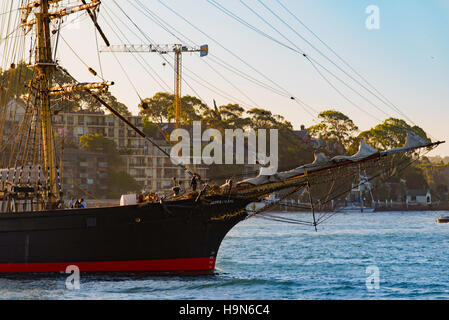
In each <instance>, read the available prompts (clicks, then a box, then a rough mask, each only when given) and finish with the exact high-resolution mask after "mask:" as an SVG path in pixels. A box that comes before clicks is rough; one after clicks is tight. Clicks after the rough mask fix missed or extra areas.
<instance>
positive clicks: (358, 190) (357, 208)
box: [334, 172, 376, 213]
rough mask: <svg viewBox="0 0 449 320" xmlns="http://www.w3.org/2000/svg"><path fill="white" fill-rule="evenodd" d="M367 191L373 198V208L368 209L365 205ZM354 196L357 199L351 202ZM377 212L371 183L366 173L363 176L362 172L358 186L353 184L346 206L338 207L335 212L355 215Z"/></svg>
mask: <svg viewBox="0 0 449 320" xmlns="http://www.w3.org/2000/svg"><path fill="white" fill-rule="evenodd" d="M365 190H367V191H369V194H370V196H371V203H372V207H367V206H365V204H364V201H363V200H364V198H363V191H365ZM351 196H352V197H351ZM354 196H355V197H357V199H355V200H351V198H354ZM375 210H376V208H375V202H374V197H373V193H372V190H371V183H370V182H369V179H368V177H367V175H366V172H364V174H362V173H361V172H360V173H359V182H358V183H357V184H353V186H352V190H351V192H350V193H349V194H348V197H347V198H346V201H345V206H344V207H337V208H335V210H334V211H335V212H347V213H352V212H354V213H355V212H361V213H371V212H374V211H375Z"/></svg>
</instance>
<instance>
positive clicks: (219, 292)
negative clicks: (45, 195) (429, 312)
mask: <svg viewBox="0 0 449 320" xmlns="http://www.w3.org/2000/svg"><path fill="white" fill-rule="evenodd" d="M304 215H305V214H303V213H298V214H291V213H290V214H288V216H289V217H291V218H293V217H295V218H301V217H304ZM440 215H449V212H407V213H399V212H390V213H387V212H386V213H374V214H365V215H361V214H346V215H338V216H335V217H334V218H333V219H331V220H329V221H328V222H327V223H326V224H324V225H322V226H320V228H319V232H318V233H315V232H314V231H313V230H312V229H310V228H306V227H301V226H297V225H288V224H282V223H279V222H273V221H268V220H262V219H250V220H248V221H245V222H243V223H241V224H239V225H238V226H237V227H235V228H234V229H233V230H232V231H231V232H230V233H229V234H228V236H227V237H226V238H225V240H224V241H223V244H222V246H221V249H220V252H219V255H218V260H217V269H218V270H217V274H216V275H213V276H202V277H161V278H157V277H149V276H141V275H140V276H139V275H138V276H131V275H127V276H113V277H112V276H92V275H90V276H88V275H83V274H81V287H80V289H79V290H73V291H71V290H67V289H66V288H65V279H66V278H65V275H59V276H55V277H37V276H36V277H34V276H33V277H30V276H27V277H21V278H15V277H1V278H0V298H1V299H248V300H251V299H449V254H448V253H449V225H438V224H436V223H435V219H436V218H437V217H438V216H440ZM369 266H377V267H378V268H379V276H380V288H379V289H378V290H372V291H369V290H368V289H367V286H366V279H367V277H368V276H369V275H370V274H367V273H366V268H367V267H369Z"/></svg>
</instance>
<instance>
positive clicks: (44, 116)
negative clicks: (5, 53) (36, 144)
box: [35, 0, 58, 205]
mask: <svg viewBox="0 0 449 320" xmlns="http://www.w3.org/2000/svg"><path fill="white" fill-rule="evenodd" d="M48 1H49V0H41V2H40V12H39V13H36V27H37V40H38V41H37V52H36V66H35V67H36V69H37V71H38V79H37V83H38V90H39V102H40V116H41V124H42V140H43V151H44V165H45V171H46V175H47V181H48V184H49V185H48V188H49V190H48V195H47V197H48V198H47V201H48V203H49V204H50V205H51V204H54V203H56V201H57V196H58V195H57V181H56V156H55V146H54V138H53V128H52V117H51V111H50V88H51V78H52V74H53V70H54V68H55V64H54V62H53V60H52V50H51V38H50V37H51V34H50V17H49V14H48Z"/></svg>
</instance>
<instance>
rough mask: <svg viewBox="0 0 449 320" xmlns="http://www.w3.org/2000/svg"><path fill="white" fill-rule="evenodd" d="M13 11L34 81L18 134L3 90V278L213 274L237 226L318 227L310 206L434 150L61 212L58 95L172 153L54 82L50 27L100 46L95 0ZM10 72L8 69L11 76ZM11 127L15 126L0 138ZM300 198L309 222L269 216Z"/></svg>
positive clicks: (371, 156)
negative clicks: (67, 28)
mask: <svg viewBox="0 0 449 320" xmlns="http://www.w3.org/2000/svg"><path fill="white" fill-rule="evenodd" d="M13 2H14V3H16V1H13ZM17 2H20V3H21V6H20V7H19V8H18V10H19V11H20V13H21V18H20V21H19V25H18V26H17V27H15V28H14V29H20V30H21V32H23V33H24V35H31V36H32V41H31V43H32V46H31V48H30V59H29V63H28V67H29V70H30V72H32V73H33V78H32V80H31V81H30V82H29V83H25V84H24V85H25V86H26V87H27V92H28V93H27V95H25V96H23V97H22V98H23V100H24V101H25V104H26V105H25V112H24V113H23V114H22V120H21V122H20V123H21V124H20V125H18V124H16V125H14V122H13V121H10V120H11V119H10V118H9V114H10V112H9V111H10V109H8V108H9V102H10V101H11V99H12V98H14V96H13V95H14V93H13V92H10V91H11V88H10V87H2V88H1V96H0V99H1V101H0V110H1V114H2V116H1V123H0V128H1V129H2V132H1V133H0V134H1V135H2V136H1V138H0V141H2V146H1V150H2V151H1V152H2V153H3V155H5V154H8V158H9V160H10V161H7V163H8V165H7V166H5V168H3V169H1V170H0V212H1V213H0V247H1V250H0V273H34V272H61V271H64V270H65V269H66V268H67V267H68V266H70V265H76V266H77V267H79V269H80V271H82V272H150V273H158V274H159V273H161V274H167V273H168V274H172V273H213V272H214V269H215V263H216V258H217V254H218V251H219V247H220V244H221V242H222V240H223V239H224V238H225V236H226V234H227V233H228V232H229V231H230V230H231V229H232V228H233V227H234V226H235V225H237V224H238V223H239V222H242V221H244V220H245V219H249V218H253V217H262V216H263V217H265V218H267V219H272V220H276V221H285V222H289V223H297V224H306V225H309V226H311V227H315V228H316V227H317V226H318V225H319V224H321V223H323V222H324V221H326V220H327V218H328V216H321V215H317V214H315V204H316V200H317V199H320V200H321V203H325V202H328V201H331V200H332V199H335V198H336V197H338V196H341V194H343V192H348V191H349V190H351V188H352V184H351V179H352V178H357V177H358V176H359V172H360V171H361V170H363V172H365V171H366V172H368V173H371V176H372V177H375V175H376V173H378V172H379V170H381V171H382V172H388V171H389V170H391V161H392V159H399V160H400V159H402V158H401V157H402V156H403V155H404V154H411V153H414V152H416V150H419V149H430V148H434V147H436V146H437V145H439V144H440V143H441V142H431V141H428V140H424V139H422V138H420V137H418V136H417V135H416V134H414V133H412V132H409V134H408V137H407V141H406V144H405V145H404V146H403V147H400V148H396V149H391V150H388V151H379V150H376V149H374V148H373V147H371V146H369V145H368V144H366V143H364V142H363V141H362V143H361V145H360V148H359V151H358V152H357V153H356V154H354V155H352V156H346V155H342V156H337V157H333V158H328V157H326V156H325V155H324V154H321V153H316V154H315V160H314V161H313V162H312V163H310V164H306V165H302V166H299V167H297V168H295V169H292V170H290V171H285V172H277V173H274V174H270V175H266V174H263V173H264V172H263V171H261V174H259V175H257V176H255V177H253V178H249V179H246V180H242V181H238V182H233V181H230V180H229V181H228V183H227V184H225V185H222V186H216V185H212V184H210V183H207V184H206V183H203V184H202V185H201V187H200V188H199V189H198V190H192V191H186V192H183V193H176V194H172V195H169V196H166V197H163V198H160V199H154V198H142V199H141V200H140V201H139V202H137V203H135V204H126V203H124V204H122V205H117V206H106V207H101V208H84V209H68V208H67V205H66V201H67V199H66V198H64V189H63V184H62V179H61V173H60V171H61V170H62V168H61V159H60V153H59V152H58V146H57V143H56V142H55V133H54V127H55V126H54V123H53V120H52V116H53V115H54V112H55V103H54V102H55V101H56V100H57V99H60V98H61V97H62V96H64V95H66V94H70V93H73V92H84V93H86V94H88V95H90V96H91V97H92V99H94V100H95V101H96V102H97V103H99V104H101V105H102V106H103V107H104V108H105V109H106V110H108V111H109V112H110V113H111V114H113V115H114V116H115V117H117V118H118V119H119V120H120V121H122V122H123V123H124V125H125V126H127V127H128V128H129V129H130V130H133V131H134V132H136V134H137V135H139V136H141V137H142V138H143V139H145V140H146V141H148V143H150V144H151V145H153V146H154V147H155V148H158V149H159V150H160V151H161V152H162V153H164V154H165V155H166V156H167V157H169V154H168V153H167V151H166V150H165V149H164V148H162V147H160V146H159V145H158V144H157V143H156V142H155V141H154V140H153V139H152V138H150V137H148V136H147V135H146V134H145V133H144V132H143V131H142V130H140V129H139V128H138V127H137V126H136V125H135V124H133V123H131V122H130V121H129V120H127V118H126V117H124V116H123V115H121V114H120V112H119V111H117V110H115V109H114V108H113V107H112V106H111V105H110V103H108V102H107V101H106V100H105V99H104V98H103V93H104V92H105V91H106V90H107V88H108V87H109V86H111V85H112V84H113V82H112V81H110V82H108V81H104V82H99V83H85V82H83V83H81V82H76V83H74V84H71V85H65V86H60V85H58V84H57V83H55V81H54V77H53V75H54V73H55V71H56V70H64V72H66V73H67V74H68V75H69V73H68V71H66V70H65V69H62V67H61V66H60V65H59V62H58V61H56V60H55V54H54V53H55V52H54V51H55V48H56V47H57V42H58V41H60V40H59V38H58V32H59V30H58V28H53V27H54V26H55V23H56V21H60V20H61V19H62V18H64V17H66V16H69V15H70V14H73V13H76V12H78V13H80V12H81V13H84V14H85V15H86V17H87V18H88V19H89V18H90V19H91V20H92V22H93V24H92V26H93V27H95V28H96V29H97V31H98V32H99V33H100V34H101V35H102V37H103V39H104V40H105V43H107V38H106V36H105V35H104V33H103V31H102V30H101V28H100V26H99V25H98V23H97V20H96V19H95V13H94V11H95V10H97V9H98V8H99V6H100V1H99V0H91V1H84V0H81V1H72V2H71V3H70V4H71V5H72V6H70V7H67V8H64V7H61V6H60V1H58V0H38V1H17ZM7 14H8V12H5V13H2V15H7ZM11 23H12V22H11ZM51 26H53V27H51ZM107 44H108V43H107ZM10 49H11V50H16V49H18V48H10ZM15 67H16V65H14V63H11V64H10V68H11V69H14V68H15ZM91 71H92V72H94V71H93V70H91ZM12 117H13V116H12ZM8 121H9V122H10V123H12V124H13V125H12V127H11V128H10V131H8V132H5V130H3V129H5V128H6V124H8ZM399 160H398V163H400V161H399ZM177 165H178V166H179V167H180V168H182V169H183V170H184V171H185V172H187V173H188V175H189V176H191V177H193V176H194V175H195V172H194V170H193V169H191V168H188V166H186V165H184V164H183V163H181V162H180V163H177ZM343 177H346V178H348V179H342V178H343ZM199 180H201V179H200V178H199ZM200 184H201V181H200ZM304 189H307V190H308V192H309V195H310V206H309V209H310V211H311V215H310V220H308V221H300V220H294V219H292V218H290V217H289V218H286V217H280V216H279V217H278V216H273V215H270V214H268V211H269V210H270V209H271V208H272V207H273V206H275V205H276V203H277V202H278V201H282V200H283V199H286V198H287V197H289V196H290V195H292V194H294V193H296V192H300V191H303V190H304ZM272 193H276V194H278V195H279V196H278V197H279V199H277V200H276V201H275V202H270V203H267V205H266V206H263V207H262V208H260V207H259V206H257V208H256V206H254V205H253V204H254V203H260V202H263V200H264V199H266V197H267V195H269V194H272Z"/></svg>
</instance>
